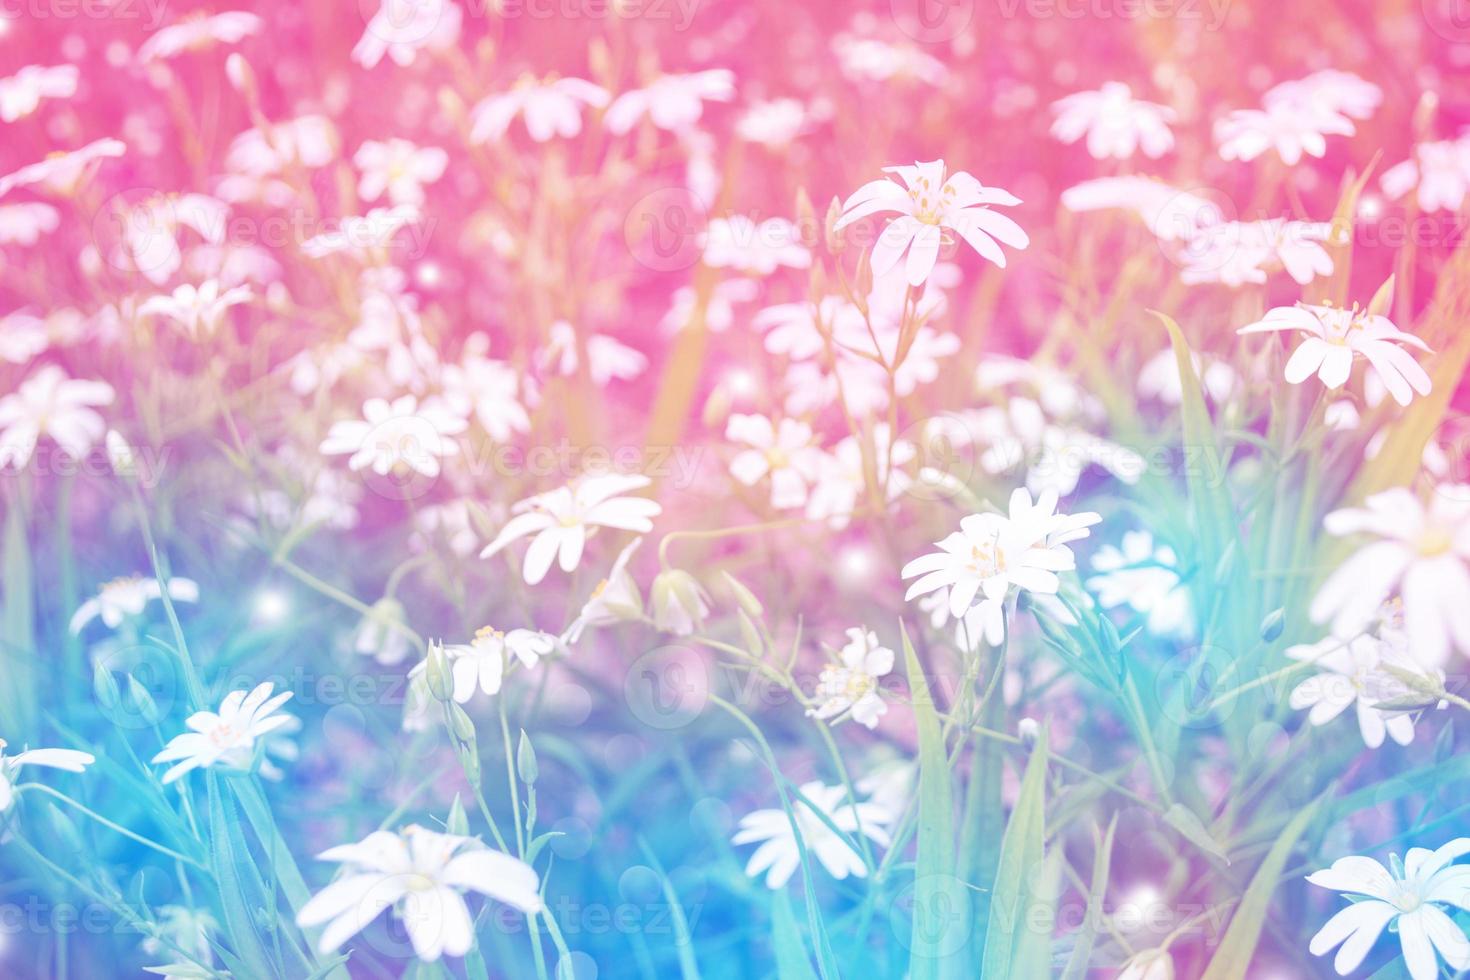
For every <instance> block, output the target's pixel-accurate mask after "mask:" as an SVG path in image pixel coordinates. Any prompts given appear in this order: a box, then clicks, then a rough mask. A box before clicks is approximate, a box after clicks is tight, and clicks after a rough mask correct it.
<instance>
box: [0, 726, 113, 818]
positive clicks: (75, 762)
mask: <svg viewBox="0 0 1470 980" xmlns="http://www.w3.org/2000/svg"><path fill="white" fill-rule="evenodd" d="M5 746H6V742H5V740H4V739H3V738H0V813H3V812H5V811H6V810H9V809H10V806H11V804H12V803H14V802H15V781H16V779H17V778H19V776H20V771H21V769H23V768H24V767H26V766H43V767H46V768H48V769H60V770H62V771H64V772H81V771H82V770H84V769H86V768H87V767H88V766H90V765H91V764H92V763H94V762H96V761H97V758H96V756H94V755H92V753H90V752H79V751H77V750H76V749H27V750H26V751H24V752H20V753H18V754H16V755H6V754H5Z"/></svg>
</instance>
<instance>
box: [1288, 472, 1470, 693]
mask: <svg viewBox="0 0 1470 980" xmlns="http://www.w3.org/2000/svg"><path fill="white" fill-rule="evenodd" d="M1442 489H1443V490H1445V492H1443V493H1436V494H1435V495H1434V496H1433V498H1432V499H1431V501H1430V504H1429V506H1428V507H1425V505H1424V504H1423V503H1421V502H1420V500H1419V498H1418V497H1417V496H1415V495H1414V493H1413V492H1412V491H1410V490H1409V489H1408V488H1406V487H1397V488H1394V489H1391V490H1385V491H1383V492H1381V493H1375V494H1373V495H1372V496H1370V497H1369V498H1368V499H1367V500H1365V501H1363V506H1362V507H1347V508H1344V509H1342V510H1335V511H1333V512H1331V513H1330V514H1328V515H1327V516H1326V518H1324V519H1323V522H1322V526H1323V527H1324V528H1325V529H1326V530H1327V533H1328V534H1332V535H1335V536H1337V537H1344V536H1346V535H1350V534H1367V535H1371V536H1373V537H1374V538H1377V539H1378V540H1376V541H1373V542H1372V543H1371V544H1366V545H1364V546H1363V547H1361V548H1359V549H1358V550H1357V551H1356V552H1354V553H1353V555H1352V556H1351V557H1349V558H1348V559H1347V560H1346V561H1344V562H1343V563H1342V564H1341V565H1339V566H1338V567H1337V569H1336V570H1335V571H1334V572H1333V573H1332V574H1331V575H1329V576H1328V577H1327V580H1326V581H1325V582H1323V583H1322V587H1321V588H1320V589H1319V590H1318V592H1317V595H1316V597H1315V598H1314V599H1313V600H1312V605H1311V608H1310V614H1311V618H1312V621H1313V622H1316V623H1326V622H1331V623H1332V632H1333V633H1334V634H1335V635H1337V636H1351V635H1353V634H1354V633H1356V632H1358V631H1360V630H1361V629H1362V628H1363V627H1364V626H1365V625H1366V624H1367V623H1369V622H1370V621H1371V620H1372V619H1373V617H1374V616H1376V615H1377V614H1378V610H1379V608H1380V607H1381V606H1382V604H1383V603H1384V602H1385V601H1386V600H1387V599H1388V598H1389V597H1390V596H1392V595H1398V596H1401V597H1402V598H1403V601H1404V628H1405V630H1406V631H1407V634H1408V640H1409V649H1410V650H1411V651H1412V652H1413V656H1414V660H1415V661H1417V662H1418V663H1420V664H1422V665H1424V666H1425V667H1431V668H1433V667H1443V666H1444V665H1445V664H1446V663H1447V662H1448V660H1449V654H1450V649H1451V648H1452V647H1454V648H1458V649H1459V650H1460V651H1461V652H1463V653H1467V654H1470V616H1466V615H1465V610H1467V609H1470V488H1466V487H1463V486H1446V487H1443V488H1442Z"/></svg>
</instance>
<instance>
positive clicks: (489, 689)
mask: <svg viewBox="0 0 1470 980" xmlns="http://www.w3.org/2000/svg"><path fill="white" fill-rule="evenodd" d="M555 648H556V638H555V637H553V636H551V635H549V634H547V633H542V632H540V631H539V630H526V629H520V630H511V631H510V632H509V633H503V632H501V631H500V630H497V629H494V628H492V627H489V626H482V627H481V628H480V629H478V630H476V631H475V638H474V639H473V640H471V641H470V642H469V643H456V644H452V645H450V646H446V647H445V648H444V653H445V655H446V656H448V657H449V661H450V669H451V671H452V673H453V675H454V700H456V701H458V702H459V703H460V704H464V703H465V702H467V701H469V699H470V698H472V697H474V696H475V689H476V688H477V687H478V688H479V689H480V690H482V691H484V692H485V693H486V694H490V695H493V694H496V693H498V692H499V691H500V682H501V679H502V678H503V677H504V676H505V668H506V665H507V663H508V660H509V657H511V656H514V657H515V658H516V659H517V660H519V661H520V662H521V664H522V665H523V666H524V667H525V668H526V669H527V670H530V669H531V668H532V667H535V666H536V664H537V663H539V662H540V660H541V657H542V656H544V655H545V654H548V653H550V652H551V651H552V650H553V649H555Z"/></svg>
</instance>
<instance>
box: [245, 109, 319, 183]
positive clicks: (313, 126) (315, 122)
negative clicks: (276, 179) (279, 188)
mask: <svg viewBox="0 0 1470 980" xmlns="http://www.w3.org/2000/svg"><path fill="white" fill-rule="evenodd" d="M336 156H337V128H336V126H334V125H333V124H332V121H331V120H330V119H328V118H327V117H326V116H320V115H305V116H299V117H297V118H295V119H288V120H286V121H285V122H279V123H274V124H271V125H269V126H263V127H253V128H251V129H247V130H245V131H244V132H243V133H241V134H240V135H239V136H236V137H235V138H234V140H232V141H231V142H230V146H229V149H228V150H227V151H226V152H225V169H227V170H229V171H230V172H231V173H235V174H249V175H252V176H256V177H266V176H271V175H274V174H279V173H281V172H282V171H285V170H288V169H290V168H291V167H293V166H301V167H305V168H307V169H309V170H314V169H317V168H320V167H325V166H326V165H327V164H329V163H331V162H332V161H333V160H334V159H335V158H336Z"/></svg>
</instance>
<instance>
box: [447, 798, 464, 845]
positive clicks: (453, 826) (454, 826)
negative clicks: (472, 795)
mask: <svg viewBox="0 0 1470 980" xmlns="http://www.w3.org/2000/svg"><path fill="white" fill-rule="evenodd" d="M444 830H445V832H446V833H450V834H453V835H454V836H456V837H468V836H469V835H470V818H469V817H468V816H466V815H465V812H464V804H463V803H461V802H460V801H459V794H458V793H455V794H454V803H452V804H451V805H450V807H449V817H448V818H447V819H446V820H445V821H444Z"/></svg>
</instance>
